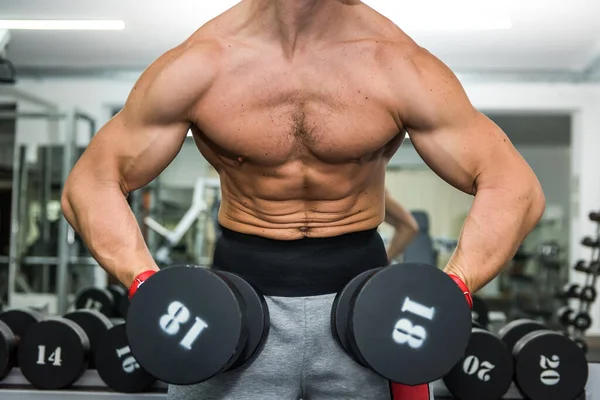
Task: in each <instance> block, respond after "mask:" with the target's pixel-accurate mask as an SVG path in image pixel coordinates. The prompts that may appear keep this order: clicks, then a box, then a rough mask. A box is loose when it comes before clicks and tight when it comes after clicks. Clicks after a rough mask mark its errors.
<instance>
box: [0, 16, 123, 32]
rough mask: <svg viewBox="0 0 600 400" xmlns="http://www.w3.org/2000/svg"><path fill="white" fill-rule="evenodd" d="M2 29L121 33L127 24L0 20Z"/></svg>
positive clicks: (98, 21)
mask: <svg viewBox="0 0 600 400" xmlns="http://www.w3.org/2000/svg"><path fill="white" fill-rule="evenodd" d="M0 29H8V30H17V29H26V30H58V31H61V30H74V31H120V30H123V29H125V22H123V21H117V20H49V19H48V20H34V19H31V20H27V19H2V20H0Z"/></svg>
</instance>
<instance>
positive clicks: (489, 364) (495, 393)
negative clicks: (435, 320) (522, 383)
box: [443, 322, 513, 400]
mask: <svg viewBox="0 0 600 400" xmlns="http://www.w3.org/2000/svg"><path fill="white" fill-rule="evenodd" d="M474 324H476V325H479V324H478V323H476V322H474ZM479 326H481V325H479ZM443 380H444V384H445V385H446V387H447V389H448V390H449V391H450V393H451V394H452V395H453V396H454V397H455V398H457V399H459V400H497V399H499V398H501V397H502V396H503V395H504V394H505V393H506V392H507V391H508V389H509V388H510V385H511V383H512V380H513V361H512V354H511V351H510V350H509V348H508V347H507V346H506V344H505V343H504V342H503V341H502V340H501V339H500V338H499V337H498V336H496V335H494V334H493V333H491V332H489V331H487V330H485V329H482V328H481V327H477V326H475V325H474V327H473V329H472V331H471V338H470V339H469V345H468V346H467V350H466V351H465V355H464V357H463V358H462V359H461V360H460V362H458V363H457V364H456V365H455V366H454V368H452V370H451V371H450V372H449V373H448V374H447V375H446V376H445V377H444V378H443Z"/></svg>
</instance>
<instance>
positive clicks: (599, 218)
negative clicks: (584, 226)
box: [589, 211, 600, 222]
mask: <svg viewBox="0 0 600 400" xmlns="http://www.w3.org/2000/svg"><path fill="white" fill-rule="evenodd" d="M589 218H590V221H593V222H600V212H596V211H592V212H591V213H590V214H589Z"/></svg>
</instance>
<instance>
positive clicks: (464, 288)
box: [448, 273, 473, 310]
mask: <svg viewBox="0 0 600 400" xmlns="http://www.w3.org/2000/svg"><path fill="white" fill-rule="evenodd" d="M448 276H449V277H450V278H451V279H452V280H453V281H454V283H456V284H457V285H458V287H459V288H460V290H462V292H463V294H464V295H465V299H466V300H467V303H469V308H470V309H471V310H472V309H473V295H472V294H471V291H470V290H469V288H468V287H467V284H466V283H465V282H463V280H462V279H460V278H459V277H458V276H457V275H455V274H452V273H449V274H448Z"/></svg>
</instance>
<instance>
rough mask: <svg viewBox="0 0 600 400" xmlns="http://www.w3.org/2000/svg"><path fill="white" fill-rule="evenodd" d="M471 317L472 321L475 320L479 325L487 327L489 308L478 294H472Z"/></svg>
mask: <svg viewBox="0 0 600 400" xmlns="http://www.w3.org/2000/svg"><path fill="white" fill-rule="evenodd" d="M471 317H472V318H473V321H476V322H477V323H478V324H479V325H481V327H483V328H484V329H487V326H488V324H489V323H490V310H489V308H488V306H487V304H486V303H485V301H484V300H483V299H482V298H481V297H479V296H473V310H471Z"/></svg>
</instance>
